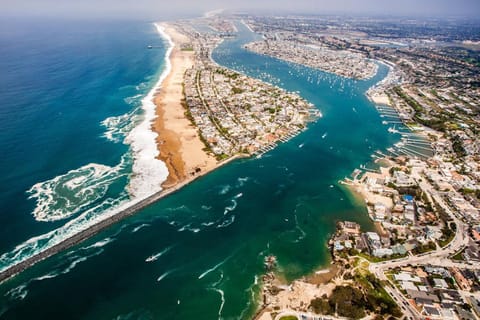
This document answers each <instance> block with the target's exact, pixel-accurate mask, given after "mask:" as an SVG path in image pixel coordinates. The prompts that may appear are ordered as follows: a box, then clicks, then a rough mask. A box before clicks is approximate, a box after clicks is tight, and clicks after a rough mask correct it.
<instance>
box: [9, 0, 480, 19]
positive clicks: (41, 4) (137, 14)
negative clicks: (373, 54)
mask: <svg viewBox="0 0 480 320" xmlns="http://www.w3.org/2000/svg"><path fill="white" fill-rule="evenodd" d="M220 8H222V9H230V10H242V11H248V12H253V13H255V12H260V13H265V12H271V13H275V12H291V13H319V14H322V13H323V14H332V13H334V14H346V15H356V14H358V15H364V14H375V15H378V14H385V15H413V16H433V17H436V16H451V15H455V16H468V17H480V0H0V15H11V16H27V17H28V16H55V17H66V18H68V17H119V18H132V19H156V18H163V17H170V16H178V15H182V14H186V15H192V14H201V13H203V12H206V11H209V10H214V9H220ZM274 11H275V12H274Z"/></svg>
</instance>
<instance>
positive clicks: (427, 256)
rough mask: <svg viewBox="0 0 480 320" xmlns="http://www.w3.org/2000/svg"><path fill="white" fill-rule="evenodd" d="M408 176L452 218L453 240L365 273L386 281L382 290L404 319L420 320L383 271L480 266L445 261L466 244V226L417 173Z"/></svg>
mask: <svg viewBox="0 0 480 320" xmlns="http://www.w3.org/2000/svg"><path fill="white" fill-rule="evenodd" d="M412 176H413V177H414V179H415V180H416V181H417V183H418V184H419V186H420V187H421V189H422V190H423V191H425V192H426V194H427V197H428V198H429V199H430V201H431V200H432V199H433V200H435V202H436V203H438V205H439V206H440V207H441V208H442V209H443V210H445V212H446V213H447V214H448V215H449V216H450V217H451V219H453V221H454V222H455V225H456V227H457V229H456V232H455V236H454V238H453V240H452V241H451V242H450V243H449V244H448V245H446V246H445V247H443V248H440V249H437V250H435V251H431V252H427V253H423V254H419V255H416V256H411V255H409V256H407V257H405V258H400V259H395V260H390V261H384V262H379V263H371V264H370V265H369V270H370V272H371V273H372V274H374V275H375V276H376V277H377V278H378V279H380V280H383V281H387V282H388V283H389V286H386V288H385V289H386V290H387V292H388V294H390V296H392V298H393V299H394V300H395V301H396V302H397V303H398V305H399V306H400V307H401V308H402V311H403V312H404V313H405V316H406V317H407V318H408V317H412V319H422V318H423V317H422V316H421V315H420V313H419V312H418V311H417V310H416V309H415V308H414V307H413V306H412V305H410V303H409V302H408V300H407V299H406V298H405V297H404V296H403V294H401V293H400V291H399V290H398V289H397V288H396V287H395V286H394V285H393V283H392V282H391V281H390V280H389V279H388V278H387V277H386V276H385V271H386V270H388V269H394V268H397V267H404V266H407V265H438V266H444V267H458V268H469V269H477V270H478V269H480V265H470V264H466V263H457V262H453V261H451V260H449V259H448V257H449V256H451V255H453V254H455V253H457V252H458V251H459V250H461V249H462V248H464V247H465V246H466V245H467V244H468V226H467V225H466V224H465V223H464V222H463V221H462V220H460V219H459V218H458V217H457V216H456V215H455V214H454V213H453V212H452V210H451V209H450V208H449V206H448V205H447V204H446V203H445V201H444V200H443V198H442V197H441V195H440V194H438V192H437V191H436V190H435V189H434V188H433V187H432V185H431V184H430V183H428V182H426V181H425V179H424V178H422V177H421V175H420V174H419V172H415V171H414V170H413V171H412Z"/></svg>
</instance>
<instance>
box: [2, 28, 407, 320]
mask: <svg viewBox="0 0 480 320" xmlns="http://www.w3.org/2000/svg"><path fill="white" fill-rule="evenodd" d="M98 28H102V27H101V26H97V27H96V29H98ZM103 28H106V27H103ZM109 30H110V33H109V35H108V37H104V38H102V40H101V41H100V43H101V44H102V43H103V44H104V45H108V46H112V52H110V53H105V54H101V55H100V54H99V55H97V54H95V53H94V54H92V55H91V56H90V57H89V61H101V60H102V59H111V60H117V59H118V58H119V57H118V55H117V54H116V53H117V52H118V50H119V47H115V45H114V43H116V41H119V42H118V43H119V46H121V48H123V46H125V50H127V51H126V52H125V53H124V54H123V55H122V56H123V57H124V58H125V62H124V63H125V64H124V65H123V64H119V65H117V64H114V65H110V64H108V63H107V64H108V65H109V66H108V67H106V68H107V70H111V71H112V72H113V73H114V74H115V73H119V74H123V72H126V73H129V72H131V73H132V74H134V75H135V76H136V78H135V77H132V78H127V79H124V80H119V78H120V79H122V77H118V75H117V76H115V77H113V78H114V79H115V81H118V82H115V83H113V84H111V86H108V87H109V88H111V90H112V91H111V92H112V93H111V96H110V97H111V99H114V100H115V101H117V102H118V103H119V104H120V105H121V106H122V108H123V109H120V110H118V109H116V108H117V107H118V106H117V105H116V104H115V103H113V104H112V105H110V104H106V105H108V106H106V107H105V108H107V109H108V108H112V109H108V110H109V111H108V112H102V110H103V109H102V108H101V106H102V105H104V104H99V103H92V104H93V105H90V104H88V107H85V108H84V109H82V108H78V107H72V105H71V104H70V103H65V102H64V101H63V102H62V100H61V99H65V98H66V97H68V96H69V94H68V92H70V91H69V90H72V91H75V90H78V88H77V87H78V83H79V82H78V81H77V82H72V83H66V82H63V85H62V86H63V87H64V89H65V90H66V92H67V93H64V94H63V95H61V96H58V97H56V96H55V97H52V99H54V101H57V103H58V108H57V109H56V112H59V113H62V114H64V113H66V112H67V111H68V113H69V112H73V114H72V116H71V118H67V119H63V120H62V121H61V123H62V126H64V128H68V129H69V130H66V129H65V130H64V131H63V132H62V133H61V134H60V133H59V132H55V131H54V132H50V130H53V128H52V129H51V128H49V126H48V125H46V124H45V125H44V127H42V130H41V131H42V132H39V134H48V135H51V136H50V138H51V139H52V140H53V141H55V139H59V140H61V142H59V144H60V145H62V146H64V148H65V149H66V151H63V148H61V147H58V149H61V150H62V156H61V157H58V156H57V155H58V153H57V152H53V151H49V149H48V148H50V143H47V140H46V141H45V143H44V145H43V146H39V147H38V148H39V150H43V151H44V153H45V154H46V155H45V158H46V159H45V160H43V161H44V162H45V163H47V164H48V165H49V166H51V167H52V168H54V169H52V171H46V172H44V171H43V169H42V168H43V167H41V166H40V167H38V168H37V169H36V171H35V170H33V169H28V167H27V168H26V169H28V170H30V171H29V172H30V173H31V172H38V174H39V175H40V176H38V177H35V178H29V179H27V180H26V181H25V182H24V183H23V185H22V187H19V188H15V189H16V191H12V192H16V193H15V194H16V197H17V198H16V200H15V201H12V203H11V204H10V206H11V207H10V209H9V212H10V213H9V214H5V213H3V214H2V219H3V220H6V221H10V222H9V223H10V225H8V227H3V226H2V231H3V228H4V229H5V230H9V229H12V228H14V227H15V226H16V229H14V230H22V231H21V232H19V233H18V234H17V232H16V231H14V230H11V231H8V232H10V233H9V234H5V235H2V240H3V238H5V241H6V242H3V241H2V248H1V249H2V250H3V251H8V250H11V249H12V247H13V246H14V245H16V244H18V243H19V242H21V241H24V240H26V239H28V238H29V237H31V236H32V235H36V234H39V233H40V232H44V231H48V230H51V229H53V228H54V227H55V226H59V225H61V224H64V223H65V220H62V221H57V222H53V223H46V225H45V222H35V221H32V220H33V218H32V216H31V215H30V212H31V210H33V208H34V205H33V204H32V201H26V200H25V198H26V195H25V190H27V189H28V188H30V187H31V185H32V184H34V183H36V182H39V181H44V180H47V179H51V178H52V177H55V176H57V175H59V174H64V173H65V172H66V171H68V170H72V169H75V168H78V167H81V166H83V165H85V164H88V163H101V164H107V165H109V166H112V167H113V166H115V165H117V164H118V163H119V162H120V161H121V160H120V159H121V158H122V156H123V155H124V154H128V152H127V151H128V146H126V145H123V144H121V143H115V142H114V141H112V140H108V139H105V138H102V134H103V133H104V132H105V127H102V126H101V125H100V124H99V123H101V121H103V120H104V119H105V118H107V117H110V116H112V115H122V114H124V113H126V112H129V110H132V109H134V107H132V106H129V105H128V103H125V101H124V100H122V98H120V97H121V94H120V93H119V92H122V88H123V86H126V87H127V88H131V89H132V91H131V92H130V91H129V93H128V94H125V95H124V98H123V99H125V98H127V97H129V96H135V93H136V91H135V90H137V89H135V90H134V88H135V87H136V86H138V84H141V83H143V84H144V85H143V86H141V87H142V88H144V89H143V91H142V89H139V92H140V94H143V95H144V94H146V92H147V91H148V88H150V87H151V86H152V85H153V83H154V82H155V77H158V75H159V73H160V72H161V68H160V69H159V68H158V67H159V63H160V61H162V59H161V57H162V52H163V53H164V51H162V50H152V52H150V51H149V50H147V51H145V50H134V49H132V47H133V48H134V47H135V45H133V44H132V43H137V44H139V45H140V44H142V43H155V44H156V43H158V44H159V45H161V43H162V42H161V40H160V39H158V36H157V40H155V34H154V32H155V31H154V30H152V27H151V25H147V24H140V25H137V26H136V28H134V27H129V28H126V27H125V28H124V29H120V30H115V28H112V29H109ZM117 31H118V33H117ZM125 34H127V35H129V36H127V37H125ZM84 36H85V37H87V35H84ZM252 36H253V35H252V34H251V33H249V32H247V30H246V29H245V28H243V27H241V26H240V34H239V37H238V38H236V39H234V40H228V41H225V42H224V43H222V44H221V46H220V47H219V48H218V49H217V50H216V51H215V52H214V54H213V58H214V59H215V60H216V61H217V62H218V63H220V64H222V65H225V66H227V67H231V68H233V69H236V70H239V71H241V72H244V73H246V74H248V75H251V76H254V77H257V78H260V79H263V80H265V81H268V82H271V83H274V84H276V85H278V86H280V87H283V88H285V89H287V90H290V91H298V92H299V94H300V95H301V96H303V97H304V98H305V99H307V100H309V101H310V102H312V103H313V104H315V106H316V107H317V108H318V109H319V110H320V111H321V112H322V114H323V117H322V118H320V119H318V120H317V121H316V122H314V123H311V124H310V125H309V127H308V129H307V130H306V131H305V132H303V133H302V134H300V135H299V136H297V137H295V138H294V139H292V140H291V141H289V142H288V143H284V144H280V145H279V146H278V147H277V148H276V149H275V150H273V151H271V152H269V153H267V154H265V155H263V156H262V157H261V158H259V159H257V158H252V159H243V160H238V161H235V162H233V163H231V164H228V165H226V166H224V167H222V168H220V169H218V170H216V171H214V172H212V173H211V174H209V175H207V176H205V177H202V178H200V179H199V180H197V181H195V182H194V183H192V184H190V185H189V186H187V187H185V188H183V189H182V190H180V191H179V192H177V193H175V194H173V195H171V196H169V197H168V198H165V199H163V200H161V201H159V202H158V203H156V204H155V205H152V206H150V207H148V208H146V209H144V210H142V211H141V212H139V213H138V214H136V215H135V216H133V217H131V218H128V219H126V220H124V221H122V222H121V223H119V224H117V225H115V226H112V227H111V228H109V229H108V230H107V231H105V232H102V233H101V234H98V235H97V236H96V237H94V238H92V239H90V240H88V241H86V242H84V243H82V244H80V245H78V246H77V247H75V248H72V249H71V250H68V251H66V252H64V253H61V254H59V255H57V256H55V257H53V258H51V259H48V260H46V261H44V262H42V263H40V264H38V265H36V266H34V267H33V268H31V269H29V270H27V271H26V272H24V273H22V274H20V275H19V276H17V277H15V278H14V279H12V280H10V281H8V282H6V283H4V284H2V285H1V286H0V296H1V297H3V298H2V299H0V301H1V302H0V303H1V306H0V314H1V317H2V318H4V319H29V318H33V317H35V318H37V319H38V318H40V319H47V318H48V319H51V318H69V319H72V318H73V319H75V318H78V319H114V318H115V319H188V318H197V319H198V318H200V319H217V318H218V319H220V318H224V319H230V318H232V319H233V318H242V319H248V318H249V317H250V316H251V315H252V314H253V313H254V311H255V309H256V305H255V302H256V301H257V300H258V297H259V296H258V292H259V285H260V278H261V275H262V274H263V273H264V269H263V260H264V257H265V256H266V255H269V254H274V255H276V256H277V257H278V261H279V270H278V271H279V273H280V274H281V275H282V276H283V277H285V278H286V279H287V280H291V279H294V278H296V277H299V276H301V275H304V274H307V273H309V272H311V271H313V270H314V269H315V268H317V267H319V266H321V265H325V264H327V263H328V259H329V256H328V249H327V247H326V241H327V240H328V238H329V236H330V234H331V233H332V232H333V231H334V227H335V222H336V221H338V220H342V219H349V220H354V221H358V222H360V223H362V225H364V226H365V227H367V228H368V227H369V226H370V225H369V222H368V219H367V215H366V211H365V209H364V208H363V207H362V206H361V205H360V204H358V203H356V202H355V201H354V200H353V199H352V197H351V196H350V195H349V194H348V193H346V192H345V191H344V190H343V189H342V188H340V187H339V186H338V180H339V179H342V178H343V177H345V176H347V175H349V174H350V173H351V172H352V171H353V170H354V169H355V168H356V167H358V166H359V165H360V164H366V163H369V162H370V160H371V154H372V153H373V152H374V151H375V150H385V149H386V148H387V147H389V146H391V145H392V144H393V143H395V142H396V141H398V136H397V135H394V134H390V133H388V132H387V127H386V126H385V125H382V119H381V118H380V116H379V114H378V112H377V110H376V109H375V108H374V106H373V105H372V104H371V103H370V102H369V101H368V100H367V99H366V97H365V96H364V92H365V91H366V89H367V88H368V87H370V86H371V85H372V84H374V83H376V82H377V81H379V80H381V79H382V78H383V77H384V76H385V75H386V73H387V69H386V67H384V66H380V69H379V73H378V75H377V76H376V77H375V78H374V79H371V80H368V81H353V80H347V79H344V78H341V77H338V76H335V75H330V74H326V73H324V72H321V71H316V70H312V69H309V68H305V67H301V66H298V65H294V64H290V63H285V62H282V61H279V60H276V59H273V58H269V57H265V56H260V55H257V54H253V53H249V52H246V51H244V50H243V49H242V48H241V45H242V44H243V43H245V42H246V41H249V40H251V38H252ZM75 37H76V38H78V37H83V36H78V35H76V36H75ZM123 37H125V38H123ZM130 37H131V38H130ZM87 40H88V41H87ZM87 40H86V43H90V41H91V40H90V39H87ZM0 47H1V46H0ZM92 50H93V49H92ZM72 51H74V50H72ZM93 51H94V52H95V50H93ZM153 51H155V52H153ZM72 55H73V57H72ZM137 55H138V56H137ZM148 55H153V56H148ZM68 56H69V57H70V58H72V59H74V58H75V54H74V52H69V54H68ZM131 59H132V60H131ZM111 60H109V61H111ZM74 64H75V65H76V61H73V62H72V65H74ZM92 68H93V69H94V70H90V69H92ZM81 70H83V71H84V72H87V74H88V72H99V73H104V72H105V70H103V69H102V70H101V71H95V70H96V69H95V66H94V65H93V66H90V65H87V66H84V67H82V68H81ZM51 72H52V73H53V74H56V72H58V71H56V70H55V69H54V70H53V71H51ZM67 73H68V72H67ZM68 74H69V75H71V76H72V79H74V78H76V77H79V75H77V74H75V73H73V75H72V74H71V73H68ZM40 76H42V74H41V73H40V74H39V77H40ZM98 77H99V78H100V79H98V82H96V83H97V86H98V87H97V86H95V85H93V84H92V87H85V88H84V89H85V92H83V93H79V100H81V101H83V98H81V97H86V98H89V99H92V101H95V102H96V101H103V99H106V100H108V97H109V95H108V93H109V92H110V91H109V90H108V88H106V87H104V80H105V79H104V78H102V77H101V76H98ZM95 78H97V77H95ZM102 79H103V80H102ZM112 81H113V80H112ZM135 81H136V82H135ZM55 83H57V84H58V82H55ZM130 86H131V87H130ZM68 88H70V89H68ZM75 88H77V89H75ZM95 88H98V92H97V93H95V92H96V91H95ZM46 89H49V90H50V88H46ZM46 89H45V90H46ZM42 92H44V91H42V90H40V92H39V94H38V95H39V96H40V97H42V96H43V95H42ZM2 94H3V93H2ZM97 99H100V100H97ZM117 99H118V100H117ZM121 101H123V102H121ZM136 101H137V102H136V103H138V101H139V100H136ZM25 105H29V103H27V102H25ZM99 105H100V106H99ZM20 106H23V104H21V105H20ZM47 106H50V104H47ZM114 106H115V108H114ZM70 109H74V110H70ZM12 113H13V111H12ZM79 115H81V117H82V119H83V118H85V120H84V125H85V126H87V124H88V126H89V127H88V126H87V128H85V129H84V130H85V132H84V133H83V131H82V134H84V135H85V136H84V137H83V136H82V138H81V139H83V140H81V141H79V143H78V144H75V145H74V146H70V144H71V141H72V140H74V138H75V137H77V138H79V134H78V132H75V131H74V130H72V129H71V127H72V126H75V127H77V126H79V124H78V123H77V122H78V121H77V119H78V118H79V117H80V116H79ZM38 116H40V115H38ZM11 117H12V118H15V116H14V115H12V116H11ZM90 118H93V119H90ZM47 119H48V118H47ZM2 120H3V116H2ZM32 121H33V120H32ZM5 122H6V123H7V122H8V121H5ZM17 122H18V123H17V124H16V125H15V126H12V127H15V128H19V129H18V130H24V131H25V132H27V133H30V131H29V130H28V128H31V126H32V125H33V123H34V122H24V120H22V119H21V118H20V119H17ZM45 123H47V120H45ZM54 127H55V126H54ZM39 131H40V130H39ZM44 131H45V132H44ZM70 131H73V133H70V134H69V135H67V137H64V136H63V134H67V133H68V132H70ZM25 134H26V133H25ZM28 137H29V136H28V135H27V136H26V137H25V141H27V143H30V142H28V141H30V140H29V139H28ZM11 138H12V137H5V138H4V137H2V139H4V140H1V141H2V148H3V147H4V144H3V143H8V142H7V141H9V139H11ZM92 141H94V142H97V143H98V144H93V143H92ZM47 147H48V148H47ZM69 148H72V150H71V151H70V152H71V154H70V153H68V150H70V149H69ZM78 148H80V151H81V150H82V149H83V148H84V149H85V154H82V153H80V151H77V149H78ZM109 148H110V149H109ZM112 150H113V151H112ZM114 151H115V152H114ZM105 154H108V155H109V156H107V157H105V158H104V156H105ZM94 155H96V157H94ZM26 156H27V155H26V154H25V153H19V155H18V157H26ZM90 156H92V158H89V157H90ZM16 157H17V156H12V159H11V161H12V163H14V162H15V159H18V158H16ZM69 157H72V158H73V160H72V159H70V158H69ZM77 157H78V158H77ZM60 159H61V160H60ZM75 159H77V160H76V162H75ZM108 159H110V160H108ZM2 164H3V163H2ZM29 165H32V166H33V164H30V163H29ZM57 166H60V167H59V168H57ZM7 167H8V166H7ZM12 168H15V166H14V165H13V164H11V165H10V169H11V170H12ZM26 169H25V170H26ZM125 170H126V171H128V170H129V169H128V165H127V166H126V167H125ZM12 171H16V170H12ZM7 172H8V171H7ZM25 175H28V173H27V174H25ZM17 179H19V177H18V176H14V177H12V178H11V181H9V182H12V181H16V180H17ZM119 179H120V181H122V179H126V177H120V178H119ZM118 183H119V186H117V188H113V189H117V192H119V193H121V192H122V190H123V189H122V187H121V184H120V182H118ZM123 183H125V182H123ZM109 192H110V191H109ZM112 192H113V191H112ZM2 195H3V192H2ZM5 198H9V197H7V196H5ZM2 201H4V202H2V204H3V203H9V202H8V200H2ZM98 201H102V199H100V200H98ZM16 203H20V208H23V207H22V206H24V208H23V209H19V208H17V207H16ZM92 205H93V204H92ZM74 216H75V215H74Z"/></svg>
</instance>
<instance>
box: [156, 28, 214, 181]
mask: <svg viewBox="0 0 480 320" xmlns="http://www.w3.org/2000/svg"><path fill="white" fill-rule="evenodd" d="M161 26H162V27H163V28H164V31H165V33H166V34H168V35H169V36H170V38H171V39H172V42H173V43H174V47H173V49H172V52H171V54H170V58H169V59H170V63H171V70H170V73H169V74H168V75H167V77H166V78H165V80H164V82H163V83H162V86H161V88H160V89H159V91H158V93H157V94H156V95H155V98H154V102H155V105H156V108H157V109H156V116H157V118H156V119H155V122H154V123H153V129H154V131H155V132H156V133H157V134H158V137H157V146H158V150H159V155H158V159H160V160H162V161H163V162H165V164H166V165H167V168H168V172H169V175H168V178H167V180H166V181H165V182H164V183H163V184H162V187H163V188H171V187H173V186H175V185H177V184H178V183H180V182H183V181H185V180H187V179H188V180H190V179H192V178H195V177H196V176H198V175H201V174H204V173H206V172H208V171H211V170H213V169H214V168H216V167H217V161H216V159H215V158H214V157H213V156H212V155H209V154H207V153H206V152H205V151H204V150H203V148H205V145H204V144H203V142H202V141H201V140H200V137H199V135H198V132H197V129H196V128H195V127H194V126H193V124H192V123H191V122H190V120H188V119H187V118H186V116H185V114H184V113H185V109H184V107H183V105H182V99H183V76H184V74H185V70H187V69H188V68H190V67H191V66H192V65H193V56H194V52H193V51H185V50H181V47H182V44H184V43H188V42H189V39H188V38H187V37H186V36H184V35H183V34H181V33H179V32H178V31H177V30H175V28H174V27H173V26H171V25H169V24H165V23H162V24H161Z"/></svg>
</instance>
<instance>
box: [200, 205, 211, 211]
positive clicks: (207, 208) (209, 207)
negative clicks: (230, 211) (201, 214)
mask: <svg viewBox="0 0 480 320" xmlns="http://www.w3.org/2000/svg"><path fill="white" fill-rule="evenodd" d="M201 208H202V210H205V211H208V210H210V209H212V207H211V206H206V205H202V207H201Z"/></svg>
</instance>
